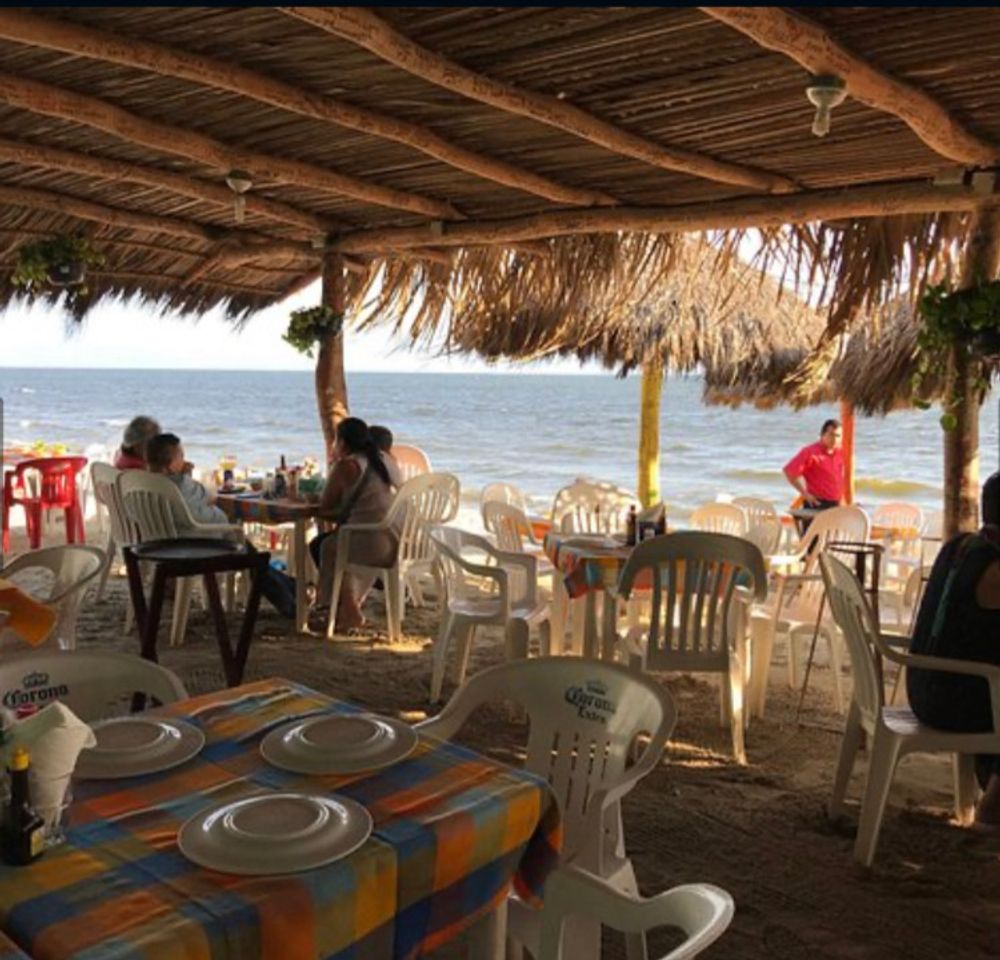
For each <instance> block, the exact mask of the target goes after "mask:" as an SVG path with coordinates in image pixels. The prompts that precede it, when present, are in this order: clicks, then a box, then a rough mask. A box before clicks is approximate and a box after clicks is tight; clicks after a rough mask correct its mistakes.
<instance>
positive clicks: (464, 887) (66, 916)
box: [0, 678, 562, 960]
mask: <svg viewBox="0 0 1000 960" xmlns="http://www.w3.org/2000/svg"><path fill="white" fill-rule="evenodd" d="M359 712H361V708H359V707H357V706H355V705H352V704H349V703H345V702H343V701H339V700H335V699H333V698H331V697H329V696H326V695H324V694H322V693H319V692H317V691H315V690H312V689H310V688H309V687H306V686H304V685H301V684H298V683H295V682H291V681H288V680H283V679H276V678H272V679H268V680H262V681H258V682H255V683H250V684H246V685H244V686H242V687H238V688H231V689H226V690H222V691H216V692H213V693H209V694H205V695H202V696H196V697H193V698H190V699H187V700H183V701H181V702H178V703H175V704H172V705H170V706H166V707H159V708H157V710H155V711H152V713H153V714H154V715H158V716H164V717H173V718H177V719H180V720H186V721H188V722H189V723H190V724H192V725H194V726H195V727H197V728H198V729H199V730H200V731H201V732H202V733H203V734H204V738H205V744H204V747H203V748H202V749H201V751H200V752H199V753H198V754H197V755H196V756H194V757H193V758H192V759H190V760H188V761H187V762H186V763H183V764H182V765H180V766H177V767H174V768H173V769H168V770H164V771H162V772H159V773H150V774H146V775H145V776H134V777H128V778H125V779H106V780H100V779H76V780H75V781H74V783H73V787H72V790H73V798H72V803H71V805H70V807H69V811H68V825H67V826H66V829H65V836H66V839H65V842H63V843H62V844H61V845H59V846H56V847H53V848H51V849H49V850H47V851H46V852H45V853H44V854H43V855H42V857H41V858H40V859H39V860H37V861H36V862H34V863H32V864H31V865H29V866H25V867H11V866H2V865H0V930H2V933H3V936H4V941H3V943H2V944H0V960H5V958H6V957H8V956H10V957H11V958H13V957H19V956H21V954H19V953H17V952H16V951H18V950H20V951H23V953H24V954H26V955H27V956H29V957H32V958H35V960H71V958H72V960H177V958H181V957H183V958H184V960H316V958H326V960H415V958H418V957H423V956H425V955H426V954H428V953H430V952H431V951H434V950H436V949H437V948H438V947H440V946H442V945H443V944H446V943H448V942H449V941H452V940H455V939H456V938H458V937H459V936H460V935H465V936H467V938H468V940H467V942H468V955H469V957H470V958H475V960H500V958H502V957H503V956H504V955H505V953H504V951H505V921H506V903H507V897H508V895H509V892H510V891H511V889H512V887H513V889H515V890H516V891H517V893H518V895H519V896H521V897H522V898H524V899H525V900H526V901H527V902H529V903H530V904H532V905H538V904H539V903H540V896H541V892H542V889H543V886H544V882H545V879H546V877H547V875H548V873H549V872H550V871H551V869H552V868H553V867H554V866H555V865H556V863H557V861H558V858H559V854H560V849H561V842H562V822H561V816H560V811H559V806H558V803H557V802H556V800H555V798H554V795H553V793H552V791H551V789H550V788H549V786H548V784H547V782H546V781H545V780H544V779H543V778H541V777H538V776H535V775H534V774H531V773H529V772H526V771H524V770H520V769H517V768H513V767H510V766H507V765H506V764H504V763H501V762H499V761H496V760H493V759H490V758H487V757H486V756H483V755H482V754H479V753H477V752H475V751H473V750H471V749H469V748H467V747H464V746H460V745H458V744H454V743H451V742H448V741H443V740H440V739H438V738H435V737H432V736H430V735H428V734H425V733H421V732H420V731H419V729H418V730H417V737H416V745H415V747H414V749H413V750H412V752H410V753H409V754H408V755H407V756H405V757H404V758H403V759H397V761H396V762H395V763H392V764H390V765H387V766H384V767H382V768H381V769H376V770H367V771H361V772H355V773H351V774H343V773H342V774H323V775H304V774H300V773H292V772H289V771H287V770H284V769H279V768H278V767H277V766H272V765H271V764H269V763H268V762H267V761H266V760H265V759H264V758H263V755H262V752H261V750H260V744H261V741H262V739H263V738H264V736H265V735H266V734H267V733H269V732H271V731H274V730H276V729H278V728H279V727H281V726H282V725H283V724H285V723H286V722H288V721H290V720H294V719H299V718H303V717H313V716H318V717H324V716H336V717H343V716H350V715H357V714H358V713H359ZM270 792H277V793H288V792H294V793H308V794H312V795H321V796H324V797H330V798H341V799H342V800H344V802H347V801H355V802H357V803H359V804H361V805H362V806H363V807H364V808H365V809H366V810H367V811H368V813H369V814H370V816H371V818H372V822H373V828H372V832H371V833H370V835H369V836H368V838H367V840H365V841H364V842H363V843H362V844H361V845H360V846H358V847H357V848H356V849H354V851H353V852H351V853H347V854H346V855H344V856H341V857H340V858H339V859H335V860H333V861H332V862H328V863H326V864H325V865H322V866H319V867H316V868H314V869H311V870H306V871H300V872H292V873H285V874H283V875H236V874H231V873H224V872H220V871H218V870H213V869H207V868H204V867H201V866H198V865H196V864H195V863H194V862H192V861H191V860H189V859H187V858H186V857H185V855H184V854H183V853H182V852H181V849H180V847H179V846H178V831H179V829H180V828H181V826H182V824H184V823H185V821H188V820H189V818H191V817H193V816H196V815H199V814H200V813H203V812H204V811H205V810H206V809H207V808H212V807H214V806H217V805H220V804H223V803H224V802H228V801H237V800H242V799H244V798H250V797H255V796H260V795H266V794H268V793H270ZM7 945H10V946H7ZM5 949H7V952H6V953H5V952H4V950H5Z"/></svg>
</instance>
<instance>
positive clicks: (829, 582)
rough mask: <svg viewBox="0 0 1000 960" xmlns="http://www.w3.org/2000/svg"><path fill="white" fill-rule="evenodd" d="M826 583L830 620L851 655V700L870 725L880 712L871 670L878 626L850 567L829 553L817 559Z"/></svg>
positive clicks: (875, 679) (876, 682)
mask: <svg viewBox="0 0 1000 960" xmlns="http://www.w3.org/2000/svg"><path fill="white" fill-rule="evenodd" d="M819 566H820V570H821V571H822V573H823V580H824V582H825V583H826V597H827V602H828V603H829V604H830V611H831V613H832V614H833V619H834V621H836V624H837V626H838V627H840V631H841V633H843V635H844V639H845V641H846V642H847V651H848V653H849V654H850V656H851V672H852V674H853V676H854V700H855V702H856V703H857V705H858V709H859V710H860V711H861V715H862V717H863V718H865V719H866V720H867V721H868V722H869V723H870V724H871V723H874V722H875V721H876V720H877V719H878V717H879V715H880V714H881V712H882V704H883V702H884V701H883V693H882V684H881V683H879V680H878V674H877V672H876V670H875V656H876V653H875V651H876V649H877V645H878V639H877V638H878V628H877V627H876V626H875V618H874V616H873V615H872V609H871V606H870V605H869V603H868V599H867V598H866V597H865V595H864V592H863V591H862V589H861V585H860V584H859V583H858V579H857V577H855V576H854V574H853V572H852V571H851V569H850V567H848V566H846V565H845V564H844V562H843V561H841V560H838V559H837V558H836V557H834V556H832V555H831V554H829V553H823V554H821V555H820V558H819Z"/></svg>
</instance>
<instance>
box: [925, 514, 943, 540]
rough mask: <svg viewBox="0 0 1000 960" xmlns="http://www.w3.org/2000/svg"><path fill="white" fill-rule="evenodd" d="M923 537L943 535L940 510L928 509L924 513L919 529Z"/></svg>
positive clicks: (939, 536)
mask: <svg viewBox="0 0 1000 960" xmlns="http://www.w3.org/2000/svg"><path fill="white" fill-rule="evenodd" d="M920 532H921V534H923V536H925V537H932V538H933V537H937V538H938V539H940V538H941V537H942V536H944V513H943V512H942V511H941V510H929V511H928V512H927V513H925V514H924V525H923V527H922V528H921V530H920Z"/></svg>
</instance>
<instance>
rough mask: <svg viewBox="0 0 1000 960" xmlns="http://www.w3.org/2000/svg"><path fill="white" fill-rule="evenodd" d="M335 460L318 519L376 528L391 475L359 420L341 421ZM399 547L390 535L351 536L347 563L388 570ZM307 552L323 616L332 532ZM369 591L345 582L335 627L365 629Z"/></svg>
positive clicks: (329, 586) (349, 579)
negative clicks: (316, 576)
mask: <svg viewBox="0 0 1000 960" xmlns="http://www.w3.org/2000/svg"><path fill="white" fill-rule="evenodd" d="M334 458H335V463H334V464H333V466H332V470H331V471H330V475H329V478H328V479H327V482H326V486H325V487H324V488H323V499H322V501H321V502H320V511H321V516H322V517H323V518H324V519H326V520H329V521H332V522H334V523H336V524H338V525H339V524H345V523H381V522H382V521H383V520H384V519H385V517H386V514H387V513H388V512H389V507H391V506H392V500H393V486H394V484H393V482H392V470H391V467H390V465H389V463H388V460H387V457H386V455H385V454H384V453H382V451H381V450H379V449H378V447H377V446H376V445H375V441H374V440H373V439H372V435H371V432H370V431H369V429H368V425H367V424H366V423H365V422H364V420H359V419H358V418H357V417H348V418H347V419H346V420H341V421H340V423H339V424H338V425H337V444H336V446H335V447H334ZM398 547H399V540H398V538H397V537H396V535H395V534H394V533H392V532H389V531H386V532H384V533H364V534H358V535H356V536H354V535H352V536H351V552H350V560H351V561H352V562H354V563H359V564H363V565H370V566H373V567H380V566H386V567H388V566H391V565H392V564H393V563H394V562H395V560H396V550H397V549H398ZM309 550H310V552H311V553H312V556H313V560H315V561H316V566H317V567H319V574H320V575H319V581H320V585H319V594H318V596H317V603H318V608H319V609H320V610H322V608H324V607H329V605H330V603H331V597H330V593H331V591H332V590H333V567H334V563H335V562H336V558H337V531H336V530H334V531H333V532H331V533H321V534H320V535H319V536H318V537H316V538H314V539H313V540H312V542H311V543H310V544H309ZM369 587H370V585H368V584H362V583H360V582H359V581H358V579H357V578H356V577H353V576H350V575H348V576H345V577H344V582H343V586H342V587H341V591H340V598H339V604H338V607H337V626H338V627H340V628H341V629H343V630H351V629H355V628H358V627H362V626H364V624H365V618H364V616H363V614H362V613H361V604H362V603H363V602H364V598H365V594H366V593H367V592H368V589H369Z"/></svg>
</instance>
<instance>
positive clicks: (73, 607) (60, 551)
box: [0, 544, 106, 647]
mask: <svg viewBox="0 0 1000 960" xmlns="http://www.w3.org/2000/svg"><path fill="white" fill-rule="evenodd" d="M105 562H106V557H105V554H104V551H103V550H100V549H98V548H97V547H87V546H83V545H81V544H65V545H63V546H58V547H43V548H42V549H41V550H32V551H30V552H29V553H23V554H21V555H20V556H19V557H15V558H14V559H13V560H12V561H11V562H10V563H8V564H7V566H5V567H3V568H2V569H0V576H2V577H3V578H4V579H7V580H13V581H14V582H18V583H19V585H20V586H22V587H23V589H24V590H25V592H27V593H29V594H31V595H32V596H34V597H35V599H37V600H40V601H41V602H42V603H45V604H47V605H49V606H54V607H56V608H57V609H58V619H57V620H56V624H55V626H54V627H53V628H52V632H51V634H50V637H51V638H52V639H55V640H57V641H59V642H60V643H61V644H63V645H64V646H68V647H73V646H74V645H75V643H76V621H77V617H78V616H79V612H80V606H81V604H82V603H83V598H84V595H85V594H86V592H87V586H88V585H89V584H90V582H91V581H92V580H94V579H95V578H96V577H97V576H98V575H99V574H100V572H101V569H102V568H103V567H104V564H105ZM39 570H44V571H45V572H46V573H48V574H50V575H51V577H50V578H47V580H48V582H47V583H46V584H44V585H42V584H40V583H39V582H38V581H37V579H36V578H32V577H31V576H30V574H31V573H32V572H34V571H39ZM26 575H27V576H26ZM29 580H31V581H32V582H28V581H29ZM39 588H41V592H40V589H39Z"/></svg>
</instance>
